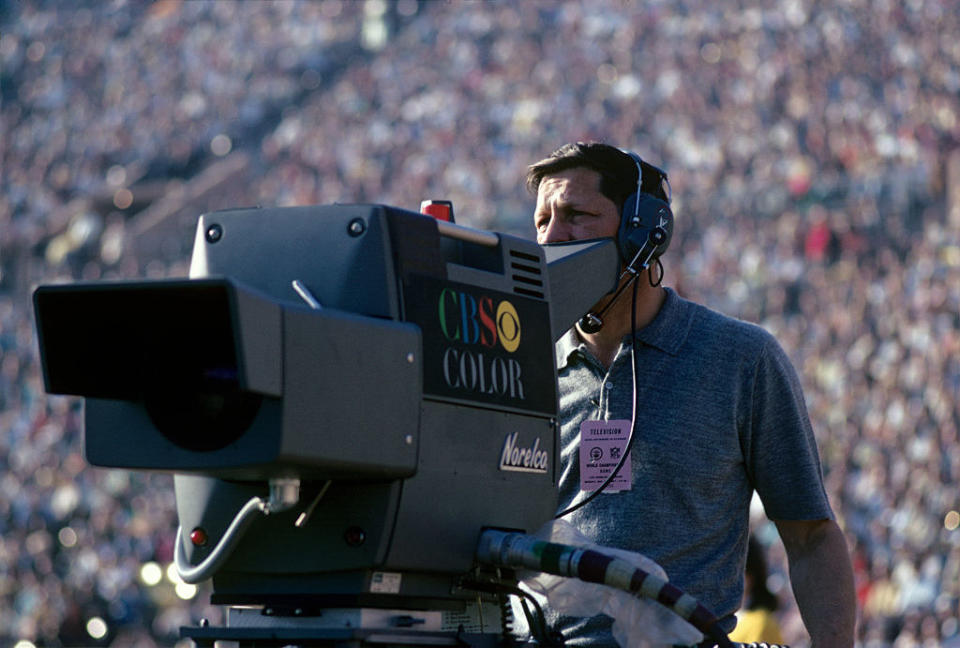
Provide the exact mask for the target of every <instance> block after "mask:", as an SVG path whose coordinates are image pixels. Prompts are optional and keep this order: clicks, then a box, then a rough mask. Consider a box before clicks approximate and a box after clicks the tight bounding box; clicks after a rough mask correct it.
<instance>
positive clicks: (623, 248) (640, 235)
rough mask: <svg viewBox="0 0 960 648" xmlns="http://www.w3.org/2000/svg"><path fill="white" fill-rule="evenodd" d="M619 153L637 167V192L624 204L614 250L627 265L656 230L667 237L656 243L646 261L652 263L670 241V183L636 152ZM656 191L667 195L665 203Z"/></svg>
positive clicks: (664, 173)
mask: <svg viewBox="0 0 960 648" xmlns="http://www.w3.org/2000/svg"><path fill="white" fill-rule="evenodd" d="M620 151H621V152H622V153H624V154H625V155H628V156H630V159H631V160H633V162H634V164H636V165H637V190H636V191H635V192H634V193H632V194H630V195H629V196H628V197H627V199H626V200H625V201H624V203H623V209H622V210H621V212H620V227H619V229H618V230H617V247H618V248H619V249H620V256H621V257H623V262H624V263H627V264H629V263H631V261H633V259H634V257H636V256H637V253H638V252H639V251H640V250H641V249H643V247H644V245H646V244H647V242H648V241H649V239H650V234H651V232H652V231H653V230H654V229H655V228H658V227H659V228H661V229H662V230H663V231H664V232H665V234H666V237H665V238H664V240H663V241H662V242H661V243H658V244H656V247H655V249H654V250H653V255H652V256H651V257H650V259H649V261H653V260H656V259H659V258H660V256H661V255H662V254H663V253H664V252H666V251H667V248H668V247H669V246H670V238H671V236H672V235H673V212H672V211H671V210H670V194H671V193H672V190H671V188H670V180H669V179H668V178H667V174H666V172H664V171H662V170H661V169H658V168H657V167H655V166H653V165H652V164H650V163H648V162H644V161H643V160H642V159H641V158H640V156H639V155H637V154H636V153H634V152H632V151H626V150H624V149H620ZM644 167H646V169H647V173H646V174H644ZM664 185H666V191H664V188H663V187H664ZM644 187H646V191H644ZM657 189H659V190H660V191H661V192H662V193H663V194H664V195H665V196H666V200H663V199H662V198H659V197H657V196H656V195H654V194H653V193H652V192H653V191H656V190H657Z"/></svg>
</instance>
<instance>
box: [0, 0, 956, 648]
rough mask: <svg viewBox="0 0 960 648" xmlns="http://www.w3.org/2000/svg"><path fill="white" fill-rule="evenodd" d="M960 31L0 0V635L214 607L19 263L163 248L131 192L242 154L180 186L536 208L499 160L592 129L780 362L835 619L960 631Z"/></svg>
mask: <svg viewBox="0 0 960 648" xmlns="http://www.w3.org/2000/svg"><path fill="white" fill-rule="evenodd" d="M957 33H960V17H958V14H957V12H956V11H954V10H952V8H951V7H950V5H949V3H946V2H942V1H941V0H908V1H907V2H893V1H892V0H843V1H842V2H833V3H827V2H818V1H816V0H789V1H788V2H779V1H777V0H752V1H748V0H723V1H722V2H715V3H709V5H707V4H705V3H699V2H695V1H693V0H680V1H675V0H674V1H667V0H653V1H651V2H644V3H640V2H638V3H624V2H621V1H619V0H596V1H591V2H583V3H581V2H565V3H559V2H545V1H543V2H541V1H530V2H522V3H514V2H506V1H503V2H494V1H488V2H479V1H469V0H462V1H458V0H450V1H448V2H420V3H418V2H416V1H415V0H398V1H397V2H385V1H382V0H356V1H345V0H320V1H315V2H179V1H170V0H168V1H162V2H155V3H152V4H145V3H133V2H130V3H127V2H123V1H119V0H118V1H114V2H108V3H100V2H88V3H58V2H43V1H40V0H25V1H24V2H20V3H7V4H4V5H2V6H0V65H2V70H3V74H2V76H0V117H2V129H3V132H2V137H3V139H2V151H0V155H2V158H0V163H2V166H0V187H2V191H0V350H2V354H3V355H2V358H0V423H2V424H0V642H3V643H5V644H6V643H10V642H15V641H20V640H22V641H29V642H32V643H33V644H35V645H37V646H39V645H50V646H54V645H85V644H91V643H95V641H99V642H100V643H101V645H108V644H109V643H110V642H113V644H114V645H138V646H154V645H162V646H167V645H173V644H174V643H176V637H177V629H178V628H179V626H180V625H184V624H187V625H188V624H195V623H197V622H198V621H199V619H200V618H201V617H205V618H209V619H211V620H213V621H217V619H218V615H219V614H220V613H219V611H218V610H217V609H215V608H213V607H211V606H209V605H208V603H207V601H206V596H207V594H208V592H207V591H206V590H205V588H204V587H201V588H200V590H199V591H195V590H190V589H189V588H183V587H182V586H181V587H179V588H177V587H176V585H175V583H173V582H170V580H169V579H166V578H165V577H158V576H156V574H155V572H156V571H157V568H158V569H159V570H160V572H163V571H164V570H165V569H166V566H167V565H168V564H169V562H170V560H171V556H172V550H171V547H172V543H173V534H174V532H175V526H176V515H175V511H174V507H173V501H172V487H171V481H170V479H169V477H166V476H158V475H152V476H151V475H144V474H139V473H127V472H123V471H106V470H98V469H90V468H88V467H87V466H86V465H85V464H84V461H83V458H82V456H81V445H80V434H81V432H80V430H81V423H82V422H81V420H80V407H79V403H77V402H76V401H75V400H73V399H69V398H65V397H48V396H47V395H45V394H44V390H43V385H42V379H41V376H40V367H39V365H38V360H37V353H36V349H37V346H36V336H35V332H34V328H33V321H32V309H31V306H30V301H29V290H30V288H31V286H32V285H34V284H35V283H37V282H39V281H54V280H70V279H80V278H92V279H96V278H103V277H113V276H118V277H130V276H145V275H150V276H156V275H163V274H167V275H177V274H180V275H182V274H183V273H184V268H185V261H186V259H185V250H186V251H188V250H189V247H185V246H189V243H190V242H191V241H192V233H191V232H190V231H187V230H184V229H183V228H174V227H171V228H170V229H169V231H165V230H163V228H162V227H159V228H157V230H158V231H160V232H162V233H163V235H164V236H166V237H167V239H168V240H162V239H161V240H160V243H159V244H157V246H156V247H155V248H152V249H144V246H143V245H140V246H138V245H137V242H136V240H135V237H134V233H135V232H138V231H140V229H142V227H141V226H140V225H138V223H142V221H138V219H140V218H142V216H143V214H144V213H145V211H147V210H148V208H149V207H150V205H151V203H155V202H157V201H159V200H161V198H163V197H165V196H170V195H174V194H176V193H177V192H178V191H180V190H181V189H182V188H183V187H184V186H186V187H191V186H192V187H194V188H196V184H197V182H198V181H197V179H198V178H199V177H200V176H201V175H202V174H203V173H204V172H205V171H207V170H209V169H211V168H214V167H215V166H216V165H217V164H221V163H224V162H226V161H229V160H231V159H240V158H239V156H243V158H242V159H244V160H248V163H245V164H243V165H234V166H233V167H230V169H231V170H230V171H229V173H230V174H233V178H232V181H231V182H229V183H226V184H224V185H217V186H218V187H221V188H220V189H217V190H211V191H206V192H205V193H203V192H200V191H199V190H197V191H194V193H193V194H190V193H189V192H187V194H186V195H194V196H200V198H198V199H197V200H198V202H189V201H188V202H187V204H184V205H181V206H180V207H178V208H177V209H179V210H180V211H191V210H193V211H192V214H191V217H192V218H194V219H195V217H196V216H197V215H199V213H201V212H202V211H204V210H207V209H216V208H227V207H235V206H244V205H253V204H262V205H299V204H319V203H330V202H382V203H387V204H392V205H396V206H400V207H405V208H409V209H416V208H417V206H418V205H419V202H420V200H422V199H425V198H445V199H450V200H453V202H454V206H455V210H456V216H457V220H458V222H461V223H464V224H467V225H471V226H474V227H481V228H487V229H494V230H499V231H506V232H510V233H514V234H520V235H530V234H532V226H531V224H530V213H531V210H532V203H533V200H532V197H531V196H529V195H527V194H526V193H525V190H524V189H523V186H522V178H523V175H524V171H525V167H526V165H527V164H529V163H530V162H532V161H535V160H537V159H540V158H542V157H544V156H545V155H546V154H547V153H549V152H550V151H551V150H553V149H554V148H556V147H557V146H559V145H560V144H562V143H564V142H566V141H570V140H577V139H599V140H605V141H609V142H611V143H614V144H617V145H620V146H624V147H629V148H632V149H634V150H636V151H638V152H639V153H641V155H643V156H644V157H646V158H648V159H649V160H651V161H652V162H655V163H657V164H658V165H660V166H663V167H664V168H666V169H667V170H668V172H669V174H670V179H671V183H672V194H673V203H674V211H675V213H676V214H677V231H676V233H675V236H674V243H673V245H672V248H671V250H670V252H668V255H667V257H666V258H665V260H664V266H665V268H666V279H665V282H666V283H667V284H669V285H673V286H675V287H676V288H677V289H678V290H679V292H680V293H681V294H683V295H685V296H688V297H691V298H694V299H697V300H700V301H702V302H704V303H706V304H708V305H711V306H713V307H715V308H718V309H719V310H722V311H724V312H727V313H729V314H732V315H736V316H739V317H743V318H745V319H749V320H751V321H755V322H758V323H761V324H762V325H764V326H765V327H767V328H768V329H770V330H771V331H773V332H774V333H775V334H776V335H777V336H778V338H779V339H780V340H781V342H782V344H783V346H784V347H785V348H786V349H787V351H788V353H789V354H790V355H791V357H792V358H793V360H794V362H795V364H796V366H797V368H798V370H799V371H800V373H801V376H802V379H803V381H804V386H805V390H806V395H807V400H808V405H809V409H810V413H811V416H812V419H813V422H814V428H815V430H816V433H817V436H818V441H819V444H820V449H821V455H822V459H823V464H824V473H825V478H826V484H827V488H828V492H829V494H830V497H831V499H832V501H833V504H834V508H835V510H836V512H837V515H838V518H839V519H840V521H841V525H842V526H843V528H844V529H845V531H846V533H847V535H848V539H849V543H850V546H851V550H852V552H853V556H854V562H855V571H856V577H857V592H858V597H859V603H860V607H861V609H860V623H859V631H858V635H859V641H860V643H861V645H863V646H870V647H874V646H888V645H892V646H896V647H898V648H908V647H911V646H935V645H946V644H949V643H950V642H954V643H955V644H957V645H960V501H958V497H957V485H958V483H960V443H958V425H960V409H958V407H960V406H958V404H957V403H958V394H960V315H958V313H960V153H958V151H960V143H958V140H960V122H958V120H960V41H958V40H957V38H956V34H957ZM191 183H193V184H192V185H191ZM201 202H202V206H201V205H200V203H201ZM201 207H202V208H201ZM173 211H176V210H175V209H174V210H173ZM138 227H139V229H138ZM755 524H756V527H755V534H756V536H757V538H758V539H759V540H760V541H761V543H762V544H763V546H764V547H765V549H766V552H767V557H768V559H769V561H770V564H771V576H770V580H771V583H770V584H771V587H772V589H773V590H774V591H775V592H777V593H778V595H779V596H780V598H781V600H782V602H783V607H782V608H781V609H782V612H781V614H782V622H783V625H784V630H785V633H786V635H787V639H788V641H789V642H791V643H793V644H794V645H801V644H802V643H803V641H804V639H803V638H802V634H801V633H800V628H799V618H798V615H797V613H796V609H795V606H794V605H793V604H792V599H791V595H790V593H789V588H788V586H787V585H786V584H785V576H784V574H783V564H784V560H783V555H782V547H781V546H780V545H779V543H778V542H777V541H776V538H775V530H774V529H773V528H772V526H771V525H770V524H769V523H767V522H765V521H764V519H763V518H762V516H759V515H758V516H757V517H756V520H755ZM145 565H147V566H151V568H150V569H146V568H145V567H144V566H145ZM94 620H99V623H100V624H102V625H98V624H97V623H92V621H94ZM97 634H99V635H100V637H99V638H97V636H96V635H97Z"/></svg>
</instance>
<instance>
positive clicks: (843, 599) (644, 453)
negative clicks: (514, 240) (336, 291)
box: [527, 143, 856, 647]
mask: <svg viewBox="0 0 960 648" xmlns="http://www.w3.org/2000/svg"><path fill="white" fill-rule="evenodd" d="M638 164H639V163H638V162H637V161H635V159H634V158H633V157H631V156H630V155H628V154H626V153H624V152H623V151H621V150H619V149H617V148H614V147H611V146H608V145H605V144H599V143H589V144H584V143H576V144H567V145H565V146H563V147H561V148H560V149H558V150H557V151H555V152H553V153H552V154H551V155H550V156H549V157H547V158H546V159H543V160H541V161H539V162H537V163H535V164H533V165H531V166H530V167H529V169H528V174H527V186H528V188H529V189H530V190H531V191H532V192H533V193H536V195H537V206H536V210H535V212H534V224H535V227H536V230H537V241H538V242H539V243H556V242H562V241H571V240H578V239H588V238H597V237H614V236H616V234H617V230H618V226H619V224H620V220H621V213H620V212H621V208H622V206H623V204H624V202H625V200H626V199H627V198H628V197H629V196H630V195H631V194H633V193H635V192H636V190H637V184H638ZM643 168H644V173H643V186H642V192H644V193H649V194H652V195H654V196H656V197H658V198H660V199H662V200H664V201H666V200H667V196H666V194H665V192H664V188H663V182H662V178H661V177H660V175H659V174H658V173H656V172H655V171H656V169H654V168H653V167H649V171H650V172H648V165H646V163H644V166H643ZM657 277H659V273H656V275H655V273H654V266H651V267H650V268H649V269H647V270H646V271H645V272H643V273H641V275H640V277H639V279H638V280H637V284H638V286H637V289H636V291H637V292H636V298H635V325H636V334H635V337H633V336H632V334H631V331H632V322H631V304H634V300H633V299H632V297H631V293H633V290H634V289H633V288H632V287H631V288H629V289H627V290H626V291H625V292H624V296H623V298H621V299H619V300H617V301H616V302H614V303H613V304H612V305H611V306H610V307H609V309H608V310H607V311H606V312H605V313H604V316H603V320H604V324H603V326H602V328H601V329H600V330H599V331H598V332H595V333H592V334H591V333H586V332H584V330H583V329H582V328H581V327H580V325H577V326H575V327H574V328H572V329H571V330H570V331H568V332H567V334H566V335H565V336H564V337H563V338H562V339H561V340H560V341H559V342H558V343H557V347H556V351H557V372H558V376H559V384H560V421H561V477H560V498H561V501H560V506H561V510H565V509H566V508H567V507H569V506H571V504H574V503H575V501H578V500H580V499H581V498H582V497H583V496H584V494H582V493H581V490H587V491H589V490H592V489H591V488H590V486H591V485H593V488H596V486H595V481H593V482H591V481H590V478H588V477H589V476H588V475H585V474H581V463H582V461H583V460H582V459H581V458H580V453H579V448H580V438H581V434H582V433H583V430H584V427H585V426H590V422H591V421H606V422H611V421H612V422H617V421H619V423H618V424H617V425H621V426H622V425H624V424H626V426H627V427H628V428H629V421H630V420H631V415H632V412H633V408H634V399H636V425H635V439H634V442H633V446H632V449H631V451H630V454H631V456H630V459H629V461H628V462H627V465H625V466H624V469H623V471H622V474H623V475H629V477H630V478H629V481H627V480H622V483H619V484H617V487H616V488H617V489H618V490H617V491H616V492H606V493H603V494H601V495H600V496H599V497H597V498H595V499H594V500H592V501H591V502H589V503H588V504H586V505H585V506H583V507H582V508H579V509H577V510H575V511H573V512H572V513H570V514H569V515H568V516H567V519H568V520H569V521H570V522H571V523H572V524H574V525H575V526H576V527H577V528H579V529H580V531H582V532H583V533H584V534H586V535H587V536H588V537H590V538H591V539H592V540H593V541H594V542H596V543H597V544H600V545H604V546H611V547H619V548H623V549H627V550H630V551H635V552H638V553H642V554H644V555H646V556H648V557H650V558H652V559H653V560H655V561H657V562H658V563H659V564H660V565H662V566H663V568H664V569H665V570H666V571H667V574H668V575H669V577H670V579H671V582H673V583H674V584H676V585H677V586H678V587H681V588H683V589H684V590H686V591H687V592H689V593H690V594H692V595H693V596H695V597H697V598H698V599H699V600H700V601H702V602H703V603H704V604H705V605H706V606H707V607H709V608H711V609H712V610H713V611H714V612H715V613H716V614H717V615H718V616H719V617H721V618H722V619H723V624H724V628H725V630H727V631H728V632H729V631H730V630H732V629H733V626H734V625H735V624H736V620H735V617H734V613H735V612H736V610H737V608H738V607H739V605H740V602H741V600H742V594H743V574H744V561H745V556H746V549H747V538H748V509H749V505H750V500H751V497H752V494H753V492H754V490H756V491H757V492H758V493H759V495H760V497H761V499H762V501H763V504H764V507H765V509H766V512H767V515H768V516H769V517H770V518H771V519H772V520H773V521H774V522H775V523H776V526H777V529H778V530H779V533H780V537H781V538H782V540H783V543H784V546H785V547H786V550H787V557H788V560H789V567H790V579H791V583H792V586H793V591H794V594H795V596H796V600H797V603H798V606H799V608H800V612H801V615H802V617H803V620H804V623H805V625H806V628H807V630H808V632H809V633H810V636H811V638H812V645H813V646H815V647H825V646H842V647H846V646H853V643H854V625H855V616H856V608H855V605H856V604H855V598H854V591H853V575H852V569H851V565H850V558H849V554H848V552H847V548H846V544H845V540H844V536H843V533H842V531H841V530H840V527H839V526H838V525H837V523H836V522H835V521H834V517H833V512H832V511H831V508H830V504H829V502H828V501H827V495H826V493H825V491H824V488H823V482H822V477H821V472H820V462H819V456H818V453H817V449H816V444H815V441H814V436H813V431H812V429H811V426H810V422H809V418H808V416H807V411H806V406H805V404H804V401H803V395H802V393H801V388H800V384H799V382H798V379H797V376H796V373H795V371H794V369H793V368H792V367H791V365H790V363H789V361H788V359H787V357H786V355H785V354H784V352H783V350H782V349H781V348H780V346H779V345H778V343H777V342H776V340H774V338H773V337H772V336H771V335H770V334H769V333H767V332H766V331H765V330H764V329H762V328H760V327H758V326H754V325H752V324H748V323H745V322H741V321H738V320H735V319H733V318H730V317H727V316H724V315H721V314H719V313H717V312H714V311H711V310H709V309H707V308H705V307H703V306H701V305H698V304H695V303H692V302H689V301H687V300H685V299H683V298H682V297H680V296H679V295H677V293H676V292H675V291H673V290H672V289H670V288H666V287H661V286H660V285H659V281H658V279H657ZM609 299H610V297H609V296H607V297H604V298H603V300H601V302H600V303H598V304H597V306H596V307H595V308H594V310H595V311H596V310H598V309H600V308H602V307H603V306H604V304H605V303H606V302H607V301H608V300H609ZM631 338H633V339H631ZM632 344H633V345H635V347H636V348H635V352H636V354H637V363H638V366H639V371H638V378H637V384H636V385H634V378H633V365H632V359H631V345H632ZM594 477H595V476H594ZM615 483H616V482H615ZM584 486H586V487H587V488H584ZM611 486H612V485H611ZM608 490H613V489H612V488H611V489H608ZM559 623H560V629H562V630H563V633H564V636H565V637H567V638H568V642H567V643H568V644H569V645H588V644H589V645H597V644H604V645H611V644H613V640H612V638H611V636H610V632H609V619H607V618H605V617H595V618H593V619H569V618H567V619H562V620H561V621H560V622H559Z"/></svg>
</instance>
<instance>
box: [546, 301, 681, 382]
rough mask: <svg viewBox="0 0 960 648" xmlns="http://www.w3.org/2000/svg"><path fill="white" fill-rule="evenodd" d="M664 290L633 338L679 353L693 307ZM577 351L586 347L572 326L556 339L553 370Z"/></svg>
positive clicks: (670, 352) (624, 339)
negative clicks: (659, 302)
mask: <svg viewBox="0 0 960 648" xmlns="http://www.w3.org/2000/svg"><path fill="white" fill-rule="evenodd" d="M664 290H665V291H666V293H667V296H666V299H664V301H663V305H662V306H661V307H660V310H659V311H658V312H657V315H656V317H654V318H653V321H652V322H650V323H649V324H647V325H646V326H645V327H643V328H642V329H640V330H639V331H637V341H638V342H642V343H643V344H646V345H647V346H651V347H654V348H656V349H659V350H661V351H663V352H664V353H668V354H670V355H672V356H675V355H677V354H678V353H679V352H680V348H681V347H682V346H683V343H684V341H686V339H687V335H688V334H689V332H690V327H691V325H692V324H693V316H694V309H692V308H690V302H688V301H687V300H685V299H683V298H682V297H680V296H679V295H678V294H677V293H676V291H674V290H673V289H672V288H664ZM623 341H624V342H629V341H630V334H629V333H628V334H627V335H625V336H624V338H623ZM577 352H581V353H585V352H586V347H585V346H584V344H583V342H582V340H581V339H580V335H579V334H578V333H577V327H576V326H572V327H570V330H569V331H567V332H566V333H564V335H563V337H561V338H560V339H559V340H557V344H556V355H557V369H558V370H559V369H563V368H564V367H566V366H567V364H568V362H569V361H570V357H571V356H572V355H573V354H574V353H577Z"/></svg>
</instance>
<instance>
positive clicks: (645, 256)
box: [579, 227, 667, 334]
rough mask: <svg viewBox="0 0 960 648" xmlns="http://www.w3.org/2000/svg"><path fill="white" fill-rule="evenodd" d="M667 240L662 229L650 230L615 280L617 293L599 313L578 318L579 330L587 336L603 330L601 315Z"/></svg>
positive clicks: (589, 313)
mask: <svg viewBox="0 0 960 648" xmlns="http://www.w3.org/2000/svg"><path fill="white" fill-rule="evenodd" d="M665 240H667V232H666V230H665V229H663V228H662V227H654V228H653V229H652V230H650V235H649V236H648V237H647V240H646V242H644V244H643V246H642V247H641V248H640V249H639V250H637V253H636V254H635V255H633V259H632V260H631V261H630V263H628V264H627V267H626V268H624V270H623V272H622V273H620V277H619V279H618V280H617V283H619V284H620V286H619V287H618V288H617V292H615V293H614V294H613V297H612V298H611V299H610V301H608V302H607V303H606V305H604V307H603V308H601V309H600V312H599V313H596V312H594V311H590V312H588V313H587V314H586V315H584V316H583V317H581V318H580V322H579V326H580V330H581V331H583V332H584V333H587V334H593V333H597V332H599V331H600V329H602V328H603V315H604V314H605V313H606V312H607V311H608V310H609V309H610V307H611V306H613V304H614V302H616V301H617V300H618V299H620V296H621V295H622V294H623V293H624V291H625V290H626V289H627V288H628V287H630V286H631V285H632V284H633V282H634V281H636V280H637V277H639V276H640V272H642V271H643V270H646V269H647V268H649V267H650V262H651V261H653V259H654V255H655V254H656V252H657V248H658V247H659V246H660V244H661V243H663V242H664V241H665ZM627 275H630V278H629V279H628V280H627V281H626V282H624V281H623V278H624V277H626V276H627Z"/></svg>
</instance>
